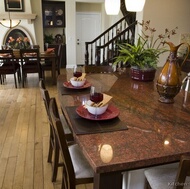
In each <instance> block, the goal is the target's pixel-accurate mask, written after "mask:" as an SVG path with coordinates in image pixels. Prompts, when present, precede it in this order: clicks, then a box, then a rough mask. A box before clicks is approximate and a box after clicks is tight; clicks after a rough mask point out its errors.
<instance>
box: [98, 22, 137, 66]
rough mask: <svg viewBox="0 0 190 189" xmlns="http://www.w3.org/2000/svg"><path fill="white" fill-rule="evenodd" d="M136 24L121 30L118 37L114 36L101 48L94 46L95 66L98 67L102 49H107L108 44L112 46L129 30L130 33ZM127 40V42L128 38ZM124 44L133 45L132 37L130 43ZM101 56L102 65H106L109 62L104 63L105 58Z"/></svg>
mask: <svg viewBox="0 0 190 189" xmlns="http://www.w3.org/2000/svg"><path fill="white" fill-rule="evenodd" d="M137 23H138V22H137V21H135V22H133V23H132V24H130V25H129V26H128V27H127V28H126V29H125V30H123V31H122V32H120V33H119V34H118V35H116V36H115V37H114V38H112V39H111V40H109V41H108V42H107V43H105V44H104V45H102V46H96V65H100V59H101V49H104V48H106V47H108V46H109V45H110V44H112V43H113V42H116V41H118V39H120V38H121V37H122V36H123V35H125V33H127V32H128V31H129V30H131V31H132V29H133V28H134V27H135V25H136V24H137ZM127 40H129V38H128V39H127ZM126 42H128V43H130V44H134V35H133V37H132V38H131V41H126ZM116 45H117V43H116ZM115 51H116V50H115ZM115 54H118V52H115ZM102 56H103V58H102V59H103V61H102V62H103V65H104V64H106V65H108V64H109V62H107V63H105V56H104V54H103V55H102ZM110 63H113V51H112V60H111V61H110Z"/></svg>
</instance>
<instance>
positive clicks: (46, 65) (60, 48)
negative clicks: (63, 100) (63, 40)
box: [41, 44, 63, 79]
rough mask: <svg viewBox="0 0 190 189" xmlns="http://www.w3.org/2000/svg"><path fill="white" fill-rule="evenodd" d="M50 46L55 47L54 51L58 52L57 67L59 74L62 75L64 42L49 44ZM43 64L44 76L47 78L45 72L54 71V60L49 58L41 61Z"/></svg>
mask: <svg viewBox="0 0 190 189" xmlns="http://www.w3.org/2000/svg"><path fill="white" fill-rule="evenodd" d="M48 48H54V52H55V54H56V62H55V69H56V71H57V74H58V75H60V70H61V61H62V55H63V45H62V44H55V45H49V46H48ZM41 66H42V74H43V78H44V79H45V72H46V71H52V60H51V59H48V58H47V59H45V60H44V61H41Z"/></svg>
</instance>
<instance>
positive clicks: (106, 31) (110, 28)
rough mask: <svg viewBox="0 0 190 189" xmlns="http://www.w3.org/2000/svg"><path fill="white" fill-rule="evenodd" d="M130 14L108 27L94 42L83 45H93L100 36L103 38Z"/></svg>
mask: <svg viewBox="0 0 190 189" xmlns="http://www.w3.org/2000/svg"><path fill="white" fill-rule="evenodd" d="M131 14H132V13H128V14H127V15H126V16H124V17H123V18H121V19H120V20H119V21H117V22H116V23H115V24H113V25H112V26H111V27H109V28H108V29H107V30H105V31H104V32H103V33H102V34H100V35H99V36H98V37H96V38H95V39H94V40H92V41H90V42H85V44H92V43H95V42H96V41H97V40H98V39H100V38H101V37H102V36H104V35H105V34H106V33H108V32H109V31H110V30H112V29H113V28H114V27H116V26H117V25H118V24H119V23H121V22H122V21H123V20H126V18H127V17H129V16H130V15H131Z"/></svg>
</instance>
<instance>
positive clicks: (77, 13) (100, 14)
mask: <svg viewBox="0 0 190 189" xmlns="http://www.w3.org/2000/svg"><path fill="white" fill-rule="evenodd" d="M90 14H91V15H97V16H99V21H100V28H99V30H100V31H99V35H100V34H101V32H102V13H101V12H76V21H77V15H90ZM97 36H98V35H97ZM76 40H77V23H76ZM76 43H77V41H76ZM84 56H85V55H84ZM76 57H77V45H76Z"/></svg>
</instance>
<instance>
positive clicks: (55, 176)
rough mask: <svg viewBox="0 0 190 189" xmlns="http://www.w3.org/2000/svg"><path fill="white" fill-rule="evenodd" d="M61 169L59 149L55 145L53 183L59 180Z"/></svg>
mask: <svg viewBox="0 0 190 189" xmlns="http://www.w3.org/2000/svg"><path fill="white" fill-rule="evenodd" d="M58 167H59V147H58V145H57V144H55V151H54V160H53V173H52V179H51V180H52V182H55V181H56V178H57V171H58Z"/></svg>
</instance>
